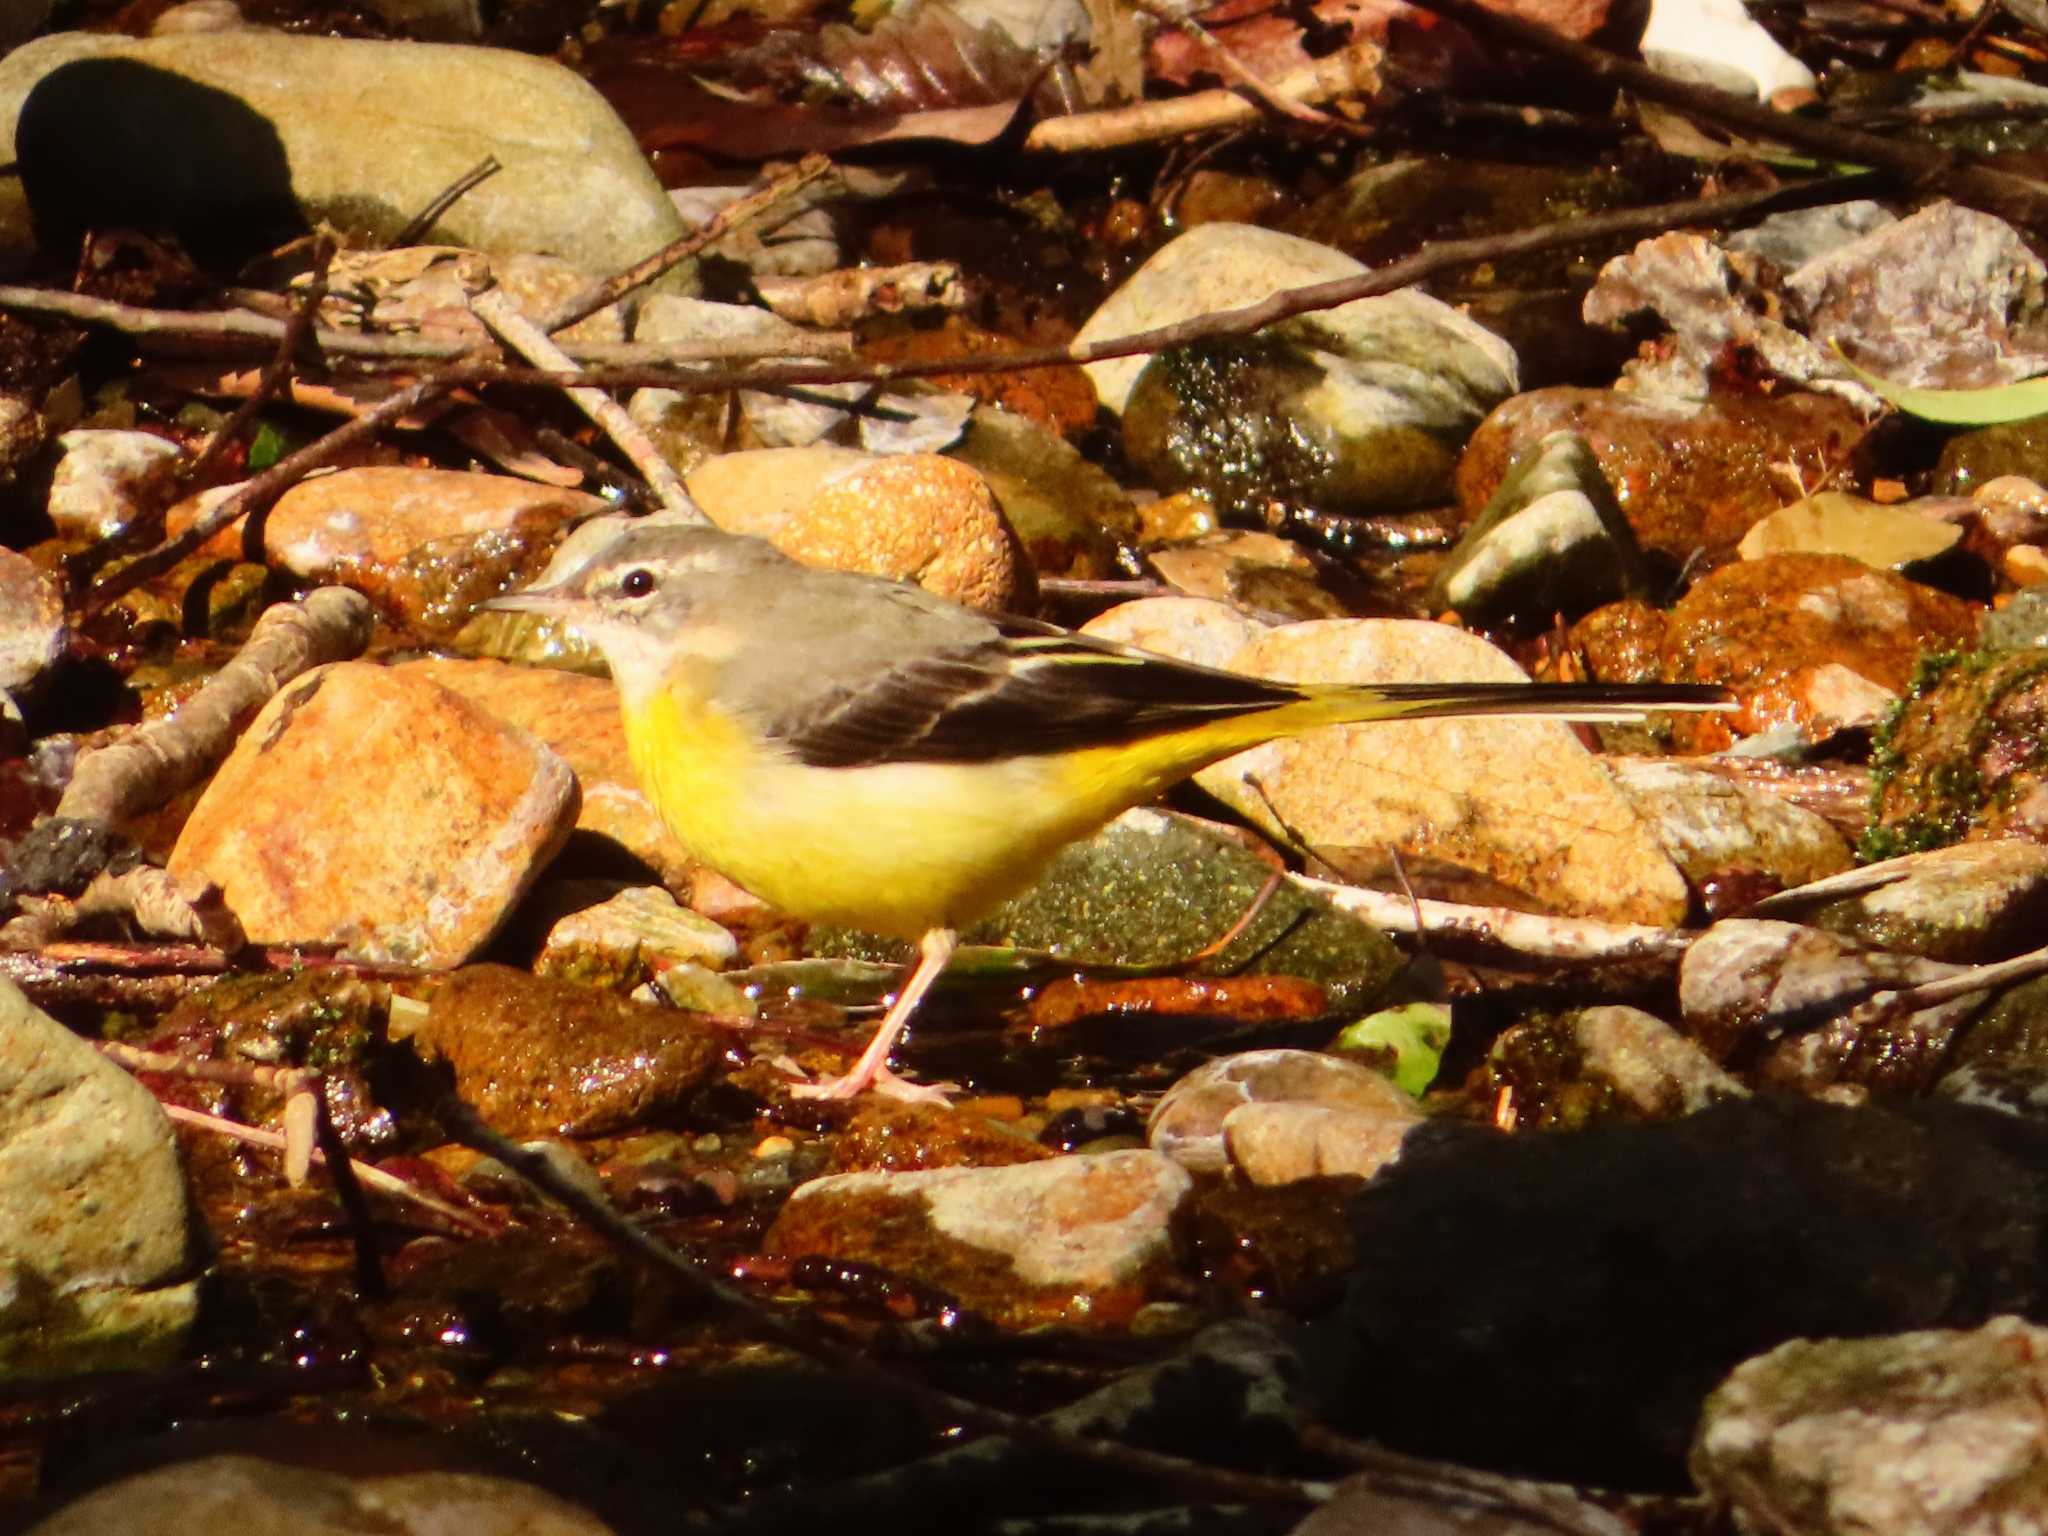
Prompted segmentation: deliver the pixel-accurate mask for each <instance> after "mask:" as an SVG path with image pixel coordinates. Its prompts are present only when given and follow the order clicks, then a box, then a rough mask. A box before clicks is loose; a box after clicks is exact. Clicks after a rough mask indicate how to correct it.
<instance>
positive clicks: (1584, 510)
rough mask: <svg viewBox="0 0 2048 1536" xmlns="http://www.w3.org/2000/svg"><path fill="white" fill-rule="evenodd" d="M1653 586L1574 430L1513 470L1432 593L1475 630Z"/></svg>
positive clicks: (1434, 602)
mask: <svg viewBox="0 0 2048 1536" xmlns="http://www.w3.org/2000/svg"><path fill="white" fill-rule="evenodd" d="M1644 587H1645V575H1644V571H1643V563H1642V552H1641V551H1640V550H1639V549H1638V548H1637V547H1636V537H1635V533H1634V532H1633V530H1631V529H1630V527H1629V525H1628V519H1627V518H1626V517H1624V516H1623V515H1622V511H1621V507H1620V505H1619V503H1617V502H1616V501H1615V499H1614V491H1613V489H1612V488H1611V487H1610V486H1609V485H1608V484H1607V478H1606V476H1604V475H1603V474H1601V472H1600V465H1599V463H1598V461H1596V460H1595V459H1594V457H1593V450H1592V449H1591V448H1589V447H1587V446H1586V440H1585V439H1584V438H1582V437H1580V436H1579V435H1578V434H1577V433H1574V432H1553V433H1551V434H1550V435H1549V436H1548V437H1546V438H1544V439H1543V440H1542V441H1541V442H1539V443H1537V444H1536V445H1535V446H1534V447H1533V448H1531V449H1530V450H1529V451H1528V452H1527V453H1525V454H1524V455H1523V456H1522V457H1521V458H1519V459H1517V460H1516V461H1515V463H1514V466H1513V467H1512V468H1511V469H1509V471H1508V473H1507V478H1506V479H1504V480H1502V481H1501V483H1500V489H1499V490H1497V491H1495V492H1494V493H1493V498H1492V500H1490V501H1489V502H1487V504H1486V507H1485V509H1484V510H1483V511H1481V512H1480V514H1479V517H1478V519H1477V520H1476V521H1475V522H1474V523H1473V524H1472V525H1471V527H1469V528H1467V529H1466V530H1465V532H1464V534H1463V536H1462V537H1460V538H1459V540H1458V543H1457V546H1456V547H1455V548H1454V549H1452V551H1451V552H1450V554H1449V556H1448V557H1447V558H1446V559H1445V561H1444V566H1443V569H1442V571H1441V572H1440V573H1439V574H1438V576H1437V578H1436V580H1435V582H1434V583H1432V584H1431V587H1430V607H1431V608H1432V609H1443V608H1451V609H1455V610H1456V611H1457V613H1458V615H1459V617H1461V618H1463V619H1466V620H1467V621H1469V622H1471V623H1475V624H1482V625H1483V624H1492V623H1495V622H1498V621H1502V620H1507V619H1512V618H1516V617H1519V618H1523V619H1528V620H1532V621H1538V622H1548V621H1549V619H1550V617H1551V616H1552V615H1553V614H1555V613H1558V612H1564V613H1567V614H1571V615H1573V616H1576V615H1578V614H1581V613H1584V612H1585V611H1586V610H1587V609H1589V608H1596V607H1598V606H1599V605H1600V604H1602V603H1606V602H1612V601H1614V600H1615V599H1617V598H1622V597H1635V596H1640V595H1641V594H1642V592H1643V590H1644Z"/></svg>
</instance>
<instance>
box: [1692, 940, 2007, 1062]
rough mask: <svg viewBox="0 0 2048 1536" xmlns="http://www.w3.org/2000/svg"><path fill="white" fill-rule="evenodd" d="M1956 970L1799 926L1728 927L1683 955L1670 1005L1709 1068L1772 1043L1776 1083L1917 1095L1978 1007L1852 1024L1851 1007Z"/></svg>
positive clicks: (1941, 1006) (1966, 1003) (1950, 1005)
mask: <svg viewBox="0 0 2048 1536" xmlns="http://www.w3.org/2000/svg"><path fill="white" fill-rule="evenodd" d="M1958 969H1959V967H1957V966H1952V965H1944V964H1942V963H1941V962H1939V961H1936V960H1923V959H1920V958H1919V957H1918V956H1916V955H1893V954H1886V953H1885V952H1883V951H1882V950H1869V949H1865V948H1864V947H1863V946H1861V945H1859V944H1856V943H1854V942H1853V941H1851V940H1848V939H1844V938H1839V937H1837V936H1836V935H1834V934H1832V933H1823V932H1822V931H1821V930H1819V929H1817V928H1803V927H1801V926H1799V925H1798V924H1797V923H1780V922H1771V921H1767V920H1764V919H1759V918H1729V919H1726V920H1724V921H1722V922H1718V923H1716V924H1714V926H1713V927H1711V928H1709V929H1708V930H1707V931H1706V932H1705V933H1703V934H1702V935H1700V937H1699V938H1697V939H1695V940H1694V941H1693V943H1692V946H1691V948H1689V949H1688V950H1687V951H1686V952H1685V960H1684V962H1683V963H1682V964H1681V965H1680V967H1679V972H1678V1002H1679V1006H1680V1008H1682V1009H1683V1010H1684V1012H1685V1024H1686V1029H1687V1030H1688V1031H1689V1032H1690V1033H1691V1035H1692V1036H1693V1038H1694V1039H1696V1040H1698V1041H1699V1042H1700V1044H1701V1045H1703V1046H1704V1047H1706V1049H1707V1050H1708V1051H1709V1052H1710V1053H1711V1054H1712V1055H1713V1056H1714V1058H1715V1059H1716V1060H1719V1061H1727V1060H1729V1059H1730V1058H1731V1057H1733V1056H1736V1055H1737V1054H1738V1053H1751V1052H1758V1051H1761V1050H1763V1048H1765V1047H1768V1046H1773V1045H1775V1046H1776V1048H1775V1049H1772V1050H1770V1051H1769V1053H1768V1055H1767V1057H1766V1060H1765V1061H1764V1063H1763V1067H1762V1071H1763V1072H1764V1075H1765V1076H1766V1077H1767V1078H1768V1079H1769V1080H1771V1081H1773V1082H1777V1083H1779V1084H1781V1085H1783V1086H1787V1087H1793V1088H1798V1089H1800V1090H1802V1091H1806V1092H1817V1091H1819V1090H1820V1089H1823V1088H1826V1087H1828V1086H1830V1085H1832V1084H1835V1083H1840V1082H1852V1083H1863V1084H1866V1085H1868V1086H1871V1087H1875V1088H1884V1089H1890V1090H1896V1091H1918V1090H1919V1089H1922V1088H1924V1087H1926V1086H1927V1084H1928V1083H1930V1082H1932V1081H1933V1079H1934V1077H1935V1076H1936V1075H1937V1074H1938V1073H1939V1071H1940V1069H1941V1066H1942V1061H1943V1058H1944V1056H1945V1054H1946V1052H1947V1051H1948V1048H1949V1044H1950V1042H1951V1041H1952V1040H1954V1038H1955V1035H1956V1031H1957V1030H1958V1029H1960V1028H1961V1027H1962V1025H1963V1023H1964V1021H1965V1020H1967V1019H1968V1018H1969V1017H1970V1016H1971V1015H1972V1014H1974V1013H1976V1012H1977V1010H1978V1009H1979V1008H1981V1007H1982V1006H1983V998H1982V997H1974V996H1973V997H1964V998H1957V999H1952V1000H1950V1001H1949V1002H1946V1003H1936V1004H1934V1005H1932V1006H1930V1007H1926V1008H1922V1009H1919V1010H1917V1011H1915V1012H1912V1013H1908V1014H1906V1015H1904V1016H1903V1017H1900V1018H1895V1019H1889V1020H1886V1021H1884V1022H1882V1023H1874V1024H1867V1023H1863V1022H1860V1021H1857V1020H1855V1019H1854V1018H1853V1017H1852V1016H1851V1012H1850V1010H1852V1009H1853V1008H1854V1007H1855V1006H1856V1005H1857V1004H1858V1003H1860V1002H1863V1001H1864V1000H1865V999H1867V998H1869V997H1871V996H1872V995H1873V994H1875V993H1878V992H1884V991H1892V990H1896V989H1898V988H1901V987H1911V986H1917V985H1918V984H1920V983H1921V982H1927V981H1938V980H1940V979H1941V978H1942V977H1945V976H1953V975H1955V974H1956V972H1957V970H1958ZM1788 1037H1789V1038H1788ZM1778 1042H1782V1044H1778Z"/></svg>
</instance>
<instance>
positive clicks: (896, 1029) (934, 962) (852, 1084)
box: [790, 928, 960, 1104]
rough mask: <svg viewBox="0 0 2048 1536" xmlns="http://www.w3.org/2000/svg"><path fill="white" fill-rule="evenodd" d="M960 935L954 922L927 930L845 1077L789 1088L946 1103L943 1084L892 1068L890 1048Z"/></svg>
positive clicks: (821, 1094) (823, 1095)
mask: <svg viewBox="0 0 2048 1536" xmlns="http://www.w3.org/2000/svg"><path fill="white" fill-rule="evenodd" d="M959 942H960V940H959V935H958V934H956V933H954V931H953V930H952V929H950V928H934V929H933V930H932V931H931V932H930V933H927V934H926V935H925V936H924V939H923V941H922V942H921V943H920V944H919V945H918V951H919V954H918V961H917V965H916V966H915V967H914V968H913V969H912V971H911V973H910V979H909V980H908V981H906V982H904V983H903V990H902V991H900V992H898V993H897V994H896V1001H895V1002H893V1003H891V1004H890V1005H889V1012H888V1013H887V1014H886V1015H885V1016H884V1017H883V1019H882V1022H881V1024H880V1025H879V1026H878V1027H877V1028H876V1030H875V1034H874V1038H873V1039H871V1040H869V1041H868V1048H867V1049H866V1050H864V1051H862V1052H861V1053H860V1060H858V1061H856V1062H855V1063H854V1064H853V1070H852V1071H851V1072H848V1073H847V1074H846V1076H844V1077H828V1078H821V1079H820V1080H819V1081H817V1082H815V1083H800V1084H798V1085H797V1086H796V1087H794V1088H792V1089H790V1092H791V1093H792V1094H793V1095H795V1096H796V1097H797V1098H800V1099H851V1098H857V1097H859V1096H860V1095H861V1094H863V1093H866V1092H867V1091H868V1090H869V1089H870V1088H872V1089H874V1090H875V1092H877V1093H881V1094H886V1095H888V1096H889V1097H890V1098H896V1099H921V1100H924V1101H926V1102H929V1103H935V1104H943V1103H945V1102H946V1094H945V1090H944V1089H943V1088H924V1087H920V1086H919V1085H917V1084H916V1083H909V1082H905V1081H904V1080H903V1079H902V1078H900V1077H898V1076H897V1075H896V1074H895V1073H894V1072H891V1071H890V1070H889V1052H891V1051H892V1050H894V1049H895V1048H896V1042H897V1040H899V1039H900V1038H901V1037H902V1035H903V1028H904V1026H905V1025H906V1024H908V1023H909V1022H910V1016H911V1014H912V1013H914V1012H916V1010H917V1005H918V1004H919V1003H920V1002H922V1001H923V1000H924V995H925V993H927V992H929V991H930V990H931V985H932V983H933V982H935V981H937V980H938V979H939V973H940V972H941V971H943V970H945V968H946V962H947V961H949V960H951V959H952V958H953V950H954V949H955V947H956V946H957V945H958V944H959Z"/></svg>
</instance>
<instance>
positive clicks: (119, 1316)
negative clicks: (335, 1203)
mask: <svg viewBox="0 0 2048 1536" xmlns="http://www.w3.org/2000/svg"><path fill="white" fill-rule="evenodd" d="M192 1258H193V1254H192V1234H191V1231H190V1227H189V1224H188V1218H187V1202H186V1195H185V1175H184V1170H183V1168H182V1167H181V1165H180V1163H179V1159H178V1147H177V1141H176V1138H175V1137H174V1136H173V1134H172V1131H171V1122H170V1121H169V1120H168V1119H166V1118H165V1116H164V1113H163V1111H162V1110H161V1109H159V1108H158V1107H157V1104H156V1100H155V1099H153V1098H151V1097H150V1095H149V1092H148V1090H147V1089H145V1088H144V1087H143V1086H142V1085H141V1084H140V1083H138V1082H136V1081H135V1079H134V1078H132V1077H130V1076H129V1075H128V1074H127V1073H126V1072H124V1071H122V1070H121V1069H120V1068H119V1067H117V1066H115V1065H114V1063H112V1062H111V1061H108V1060H107V1059H106V1058H104V1057H103V1056H101V1055H100V1054H99V1052H97V1051H95V1050H94V1049H93V1048H92V1047H91V1046H90V1045H88V1044H87V1043H86V1042H85V1041H84V1040H82V1039H80V1038H79V1037H78V1036H77V1035H74V1034H73V1033H72V1032H71V1031H70V1030H68V1029H66V1028H65V1027H64V1026H63V1025H62V1024H59V1023H58V1022H57V1021H56V1020H55V1019H53V1018H51V1017H50V1016H49V1015H48V1014H46V1013H44V1012H43V1011H42V1010H41V1009H39V1008H37V1007H36V1006H35V1005H34V1004H32V1003H31V1002H29V1000H28V999H27V998H26V997H24V996H23V995H22V994H21V992H20V991H19V990H18V989H17V988H16V987H15V986H14V984H13V983H12V982H9V981H5V980H0V1379H8V1378H15V1379H19V1378H22V1377H41V1376H70V1375H79V1374H83V1373H85V1372H88V1371H115V1370H143V1369H153V1368H158V1367H162V1366H166V1365H168V1364H170V1362H171V1361H172V1360H173V1359H175V1358H176V1356H177V1353H178V1350H179V1348H180V1346H181V1344H182V1342H183V1339H184V1334H185V1331H186V1330H187V1329H188V1328H189V1327H190V1326H191V1324H192V1320H193V1318H194V1317H195V1316H196V1315H197V1312H198V1307H199V1290H198V1281H197V1280H195V1279H187V1278H185V1276H186V1275H187V1274H188V1272H189V1271H190V1269H191V1264H192Z"/></svg>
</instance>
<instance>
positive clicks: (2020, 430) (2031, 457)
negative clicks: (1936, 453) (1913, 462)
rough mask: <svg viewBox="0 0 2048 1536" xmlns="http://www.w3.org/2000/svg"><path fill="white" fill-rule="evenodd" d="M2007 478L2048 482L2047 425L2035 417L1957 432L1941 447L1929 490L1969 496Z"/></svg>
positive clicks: (1946, 494)
mask: <svg viewBox="0 0 2048 1536" xmlns="http://www.w3.org/2000/svg"><path fill="white" fill-rule="evenodd" d="M2007 475H2021V476H2025V477H2026V478H2027V479H2029V480H2048V421H2044V420H2043V419H2042V418H2040V417H2038V416H2034V417H2029V418H2028V419H2027V420H2025V421H2006V422H2000V423H1998V424H1997V425H1995V426H1989V427H1977V428H1974V429H1972V430H1971V431H1968V432H1958V433H1957V434H1956V435H1955V436H1954V437H1951V438H1950V439H1949V440H1948V441H1947V442H1945V443H1943V444H1942V446H1941V457H1940V459H1939V460H1937V461H1936V463H1935V467H1934V478H1933V480H1932V482H1931V483H1930V486H1929V488H1930V489H1931V490H1933V491H1934V492H1935V493H1936V494H1937V495H1942V496H1968V495H1970V494H1971V493H1972V492H1974V491H1977V490H1979V489H1980V488H1982V487H1983V486H1985V485H1988V484H1989V483H1990V482H1992V481H1994V480H1998V479H2001V478H2003V477H2004V476H2007Z"/></svg>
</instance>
